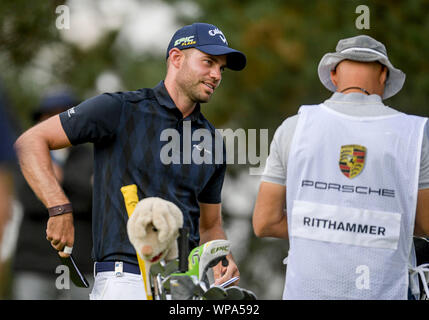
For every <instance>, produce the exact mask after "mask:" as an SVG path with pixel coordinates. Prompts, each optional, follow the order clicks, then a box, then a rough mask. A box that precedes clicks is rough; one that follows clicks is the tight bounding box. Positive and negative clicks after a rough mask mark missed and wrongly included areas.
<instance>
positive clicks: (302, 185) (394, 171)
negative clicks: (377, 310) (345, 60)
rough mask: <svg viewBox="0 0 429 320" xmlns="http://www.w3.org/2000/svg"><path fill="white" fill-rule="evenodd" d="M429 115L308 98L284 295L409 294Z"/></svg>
mask: <svg viewBox="0 0 429 320" xmlns="http://www.w3.org/2000/svg"><path fill="white" fill-rule="evenodd" d="M426 120H427V119H426V118H421V117H417V116H410V115H406V114H403V113H398V114H394V115H389V116H380V117H352V116H348V115H344V114H341V113H338V112H336V111H334V110H332V109H329V108H327V107H326V106H324V105H323V104H321V105H316V106H302V107H301V108H300V111H299V120H298V124H297V128H296V131H295V135H294V138H293V142H292V146H291V150H290V154H289V159H288V170H287V216H288V231H289V244H290V249H289V253H288V259H287V260H288V262H287V272H286V283H285V290H284V294H283V298H284V299H406V298H407V290H408V264H409V262H410V256H411V254H412V250H411V248H412V236H413V231H414V219H415V211H416V204H417V192H418V174H419V168H420V152H421V144H422V138H423V130H424V125H425V123H426ZM411 261H412V259H411Z"/></svg>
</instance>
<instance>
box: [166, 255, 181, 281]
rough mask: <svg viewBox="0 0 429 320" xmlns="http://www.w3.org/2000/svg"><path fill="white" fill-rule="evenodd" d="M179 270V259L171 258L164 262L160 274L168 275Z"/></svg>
mask: <svg viewBox="0 0 429 320" xmlns="http://www.w3.org/2000/svg"><path fill="white" fill-rule="evenodd" d="M178 270H179V261H178V260H177V259H174V260H171V261H169V262H167V263H166V265H165V266H164V273H163V274H162V275H163V276H164V277H167V276H169V275H170V274H172V273H175V272H177V271H178Z"/></svg>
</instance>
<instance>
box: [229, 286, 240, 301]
mask: <svg viewBox="0 0 429 320" xmlns="http://www.w3.org/2000/svg"><path fill="white" fill-rule="evenodd" d="M225 291H226V293H227V296H226V299H225V300H244V293H243V291H242V289H241V288H240V287H237V286H232V287H229V288H226V289H225Z"/></svg>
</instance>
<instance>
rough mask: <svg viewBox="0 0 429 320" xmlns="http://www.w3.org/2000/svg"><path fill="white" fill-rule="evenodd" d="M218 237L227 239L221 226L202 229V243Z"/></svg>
mask: <svg viewBox="0 0 429 320" xmlns="http://www.w3.org/2000/svg"><path fill="white" fill-rule="evenodd" d="M217 239H226V234H225V231H224V230H223V228H222V227H221V226H214V227H213V228H210V229H200V244H203V243H206V242H208V241H211V240H217Z"/></svg>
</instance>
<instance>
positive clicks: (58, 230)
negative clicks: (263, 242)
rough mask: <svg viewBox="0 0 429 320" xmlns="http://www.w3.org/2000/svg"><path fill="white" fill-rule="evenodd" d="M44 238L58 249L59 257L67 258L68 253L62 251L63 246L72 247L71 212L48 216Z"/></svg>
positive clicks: (72, 227) (72, 226)
mask: <svg viewBox="0 0 429 320" xmlns="http://www.w3.org/2000/svg"><path fill="white" fill-rule="evenodd" d="M46 240H48V241H49V242H50V243H51V245H52V247H53V248H54V249H55V250H57V251H58V254H59V255H60V257H63V258H67V257H68V256H70V254H67V253H64V252H62V251H63V250H64V247H65V246H68V247H73V243H74V225H73V214H72V213H65V214H62V215H58V216H54V217H50V218H49V220H48V223H47V228H46Z"/></svg>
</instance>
